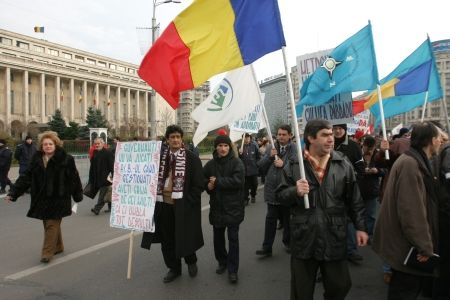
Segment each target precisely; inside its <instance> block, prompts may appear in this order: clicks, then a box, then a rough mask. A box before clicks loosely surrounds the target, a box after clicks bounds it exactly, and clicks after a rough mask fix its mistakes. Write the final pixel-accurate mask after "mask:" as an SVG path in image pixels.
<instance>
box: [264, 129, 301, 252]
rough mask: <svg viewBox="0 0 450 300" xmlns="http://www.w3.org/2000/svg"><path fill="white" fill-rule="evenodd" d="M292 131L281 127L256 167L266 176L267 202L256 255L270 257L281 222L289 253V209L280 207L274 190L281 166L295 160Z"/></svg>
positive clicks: (278, 183) (281, 175) (265, 197)
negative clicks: (278, 222) (262, 232)
mask: <svg viewBox="0 0 450 300" xmlns="http://www.w3.org/2000/svg"><path fill="white" fill-rule="evenodd" d="M291 137H292V129H291V126H289V125H281V126H280V127H278V130H277V141H276V142H275V147H270V148H268V149H267V151H266V154H265V155H264V157H263V158H262V159H261V160H260V161H259V163H258V165H259V167H260V169H261V173H262V174H264V175H265V176H266V182H265V184H264V201H266V202H267V214H266V222H265V228H264V241H263V244H262V248H261V249H260V250H257V251H256V255H259V256H262V257H266V256H272V246H273V242H274V241H275V234H276V231H277V221H278V219H280V220H282V224H283V240H282V241H283V244H284V246H285V249H286V251H287V252H289V251H290V246H289V240H290V228H289V208H287V207H285V206H283V205H280V202H279V201H278V197H277V195H276V189H277V188H278V186H279V185H280V183H281V178H282V177H283V166H284V164H285V163H286V162H287V161H288V160H295V159H296V157H297V150H296V149H295V145H294V144H292V143H291Z"/></svg>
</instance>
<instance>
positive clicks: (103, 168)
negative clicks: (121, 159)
mask: <svg viewBox="0 0 450 300" xmlns="http://www.w3.org/2000/svg"><path fill="white" fill-rule="evenodd" d="M94 146H95V151H94V155H93V157H92V160H91V166H90V168H89V183H90V184H91V185H92V186H93V188H94V189H95V190H98V192H99V195H98V199H97V204H96V205H95V206H94V207H93V208H92V209H91V211H92V212H93V213H94V214H95V215H98V214H99V213H100V210H101V209H102V208H103V206H104V205H105V202H108V210H107V212H109V211H111V199H106V196H107V195H108V194H110V193H109V192H111V184H112V183H111V181H112V180H111V177H112V175H113V173H114V157H113V154H112V152H111V151H109V150H108V149H106V148H105V142H104V141H103V139H102V138H100V137H98V138H96V139H95V140H94ZM108 176H110V178H109V180H108Z"/></svg>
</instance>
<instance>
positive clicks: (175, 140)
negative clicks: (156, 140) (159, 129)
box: [167, 132, 183, 152]
mask: <svg viewBox="0 0 450 300" xmlns="http://www.w3.org/2000/svg"><path fill="white" fill-rule="evenodd" d="M182 143H183V139H182V138H181V134H180V133H179V132H174V133H171V134H170V135H169V138H168V139H167V144H169V148H170V150H171V151H172V152H175V151H178V149H180V148H181V144H182Z"/></svg>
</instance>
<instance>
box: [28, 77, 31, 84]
mask: <svg viewBox="0 0 450 300" xmlns="http://www.w3.org/2000/svg"><path fill="white" fill-rule="evenodd" d="M28 84H31V76H28Z"/></svg>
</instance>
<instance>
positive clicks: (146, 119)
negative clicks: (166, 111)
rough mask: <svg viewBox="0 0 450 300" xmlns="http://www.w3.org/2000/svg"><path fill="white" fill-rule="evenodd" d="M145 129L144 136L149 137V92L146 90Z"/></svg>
mask: <svg viewBox="0 0 450 300" xmlns="http://www.w3.org/2000/svg"><path fill="white" fill-rule="evenodd" d="M144 98H145V114H144V115H145V123H144V124H145V130H144V137H146V138H148V92H145V97H144Z"/></svg>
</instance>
